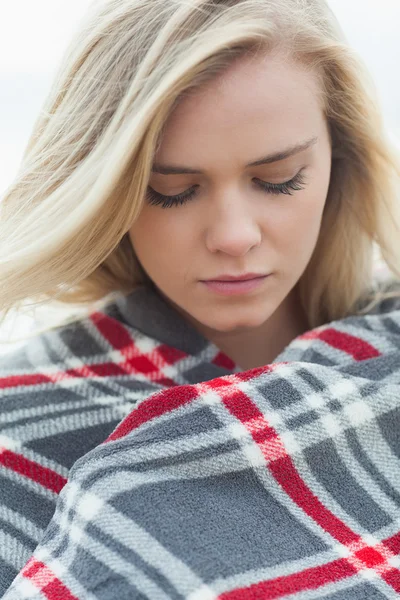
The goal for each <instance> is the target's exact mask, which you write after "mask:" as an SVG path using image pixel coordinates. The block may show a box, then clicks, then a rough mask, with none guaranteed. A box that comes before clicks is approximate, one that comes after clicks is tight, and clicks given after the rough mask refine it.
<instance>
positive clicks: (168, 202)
mask: <svg viewBox="0 0 400 600" xmlns="http://www.w3.org/2000/svg"><path fill="white" fill-rule="evenodd" d="M254 182H255V184H256V185H257V186H258V187H259V188H261V190H262V191H263V192H266V193H267V194H274V195H280V194H284V195H288V196H293V193H294V192H296V191H299V190H303V189H304V187H305V179H304V174H303V169H301V170H300V171H299V173H297V175H295V176H294V177H293V178H292V179H290V180H289V181H284V182H282V183H269V182H267V181H263V180H262V179H257V178H255V179H254ZM198 187H199V186H198V185H193V186H192V187H191V188H189V189H188V190H185V191H184V192H181V193H180V194H176V195H175V196H165V195H164V194H160V193H159V192H156V191H155V190H153V188H151V187H150V186H149V187H148V190H147V195H148V200H149V204H151V205H154V206H157V205H160V204H161V207H162V208H170V207H171V206H175V205H179V204H181V205H182V204H185V203H186V202H188V201H189V200H191V199H192V198H194V197H195V196H196V195H197V192H196V190H197V188H198Z"/></svg>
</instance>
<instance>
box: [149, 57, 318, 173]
mask: <svg viewBox="0 0 400 600" xmlns="http://www.w3.org/2000/svg"><path fill="white" fill-rule="evenodd" d="M323 120H324V116H323V112H322V108H321V102H320V88H319V83H318V78H317V76H316V75H315V74H314V73H312V72H311V71H309V70H307V69H306V68H304V67H302V66H301V65H299V64H298V63H296V62H294V61H292V60H291V59H289V58H286V57H285V55H283V54H274V55H272V54H271V55H261V56H256V57H254V56H245V57H240V58H239V59H236V60H235V61H234V62H233V63H232V64H231V65H230V66H229V67H228V68H227V69H226V70H225V71H224V72H223V73H221V74H219V75H218V76H217V77H216V78H214V79H213V80H211V81H209V82H207V83H206V84H203V85H202V86H201V87H200V88H197V89H195V90H192V91H191V92H190V94H188V95H184V96H183V97H182V98H181V100H180V102H179V104H178V105H177V106H176V107H175V109H174V111H173V112H172V113H171V115H170V116H169V118H168V120H167V122H166V124H165V127H164V130H163V135H162V138H161V143H160V152H159V153H158V155H159V156H162V155H166V154H167V153H168V156H169V157H171V156H173V154H174V153H176V151H177V149H178V148H179V149H180V151H179V158H182V155H183V156H186V154H187V153H189V154H188V155H189V156H190V155H193V156H195V157H196V159H197V160H196V162H198V159H199V158H200V159H201V156H200V155H201V153H202V152H201V150H202V148H203V149H204V146H206V148H207V151H208V153H210V151H211V150H212V148H213V147H220V146H221V144H222V143H224V142H225V144H226V146H227V147H228V148H230V149H231V150H233V149H234V148H235V147H237V145H238V144H240V146H241V147H243V148H244V151H245V146H247V145H248V144H250V146H249V148H248V150H247V151H246V152H245V153H246V159H250V158H251V156H250V155H249V154H248V152H250V154H251V153H254V152H255V156H257V151H256V148H255V147H254V143H257V142H258V140H259V141H260V143H261V147H260V151H261V154H262V153H263V151H267V150H268V149H271V150H273V149H275V148H276V147H277V146H280V147H282V144H283V145H285V143H287V144H288V145H290V143H293V141H299V140H301V139H305V138H307V137H310V134H316V133H317V129H318V127H319V126H320V125H321V123H322V122H323ZM194 145H195V148H194V147H193V146H194ZM171 153H172V154H171Z"/></svg>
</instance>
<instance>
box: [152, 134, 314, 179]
mask: <svg viewBox="0 0 400 600" xmlns="http://www.w3.org/2000/svg"><path fill="white" fill-rule="evenodd" d="M317 141H318V137H317V136H316V137H313V138H311V139H309V140H307V141H305V142H302V143H300V144H295V145H294V146H290V148H286V149H285V150H281V151H280V152H274V153H273V154H268V155H267V156H264V157H263V158H260V159H259V160H255V161H254V162H251V163H249V164H248V165H246V169H247V168H248V167H257V166H258V165H266V164H270V163H275V162H278V161H280V160H284V159H285V158H288V157H289V156H293V155H294V154H299V152H303V150H307V148H310V147H311V146H313V145H314V144H316V142H317ZM151 172H152V173H160V174H161V175H181V174H183V173H190V174H197V175H199V174H200V175H203V172H202V171H200V170H199V169H191V168H190V167H183V166H179V165H161V164H158V163H155V164H153V167H152V169H151Z"/></svg>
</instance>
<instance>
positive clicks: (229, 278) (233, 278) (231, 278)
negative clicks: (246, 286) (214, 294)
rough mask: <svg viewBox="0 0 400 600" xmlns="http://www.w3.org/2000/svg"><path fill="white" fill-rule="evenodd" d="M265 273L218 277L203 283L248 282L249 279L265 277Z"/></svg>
mask: <svg viewBox="0 0 400 600" xmlns="http://www.w3.org/2000/svg"><path fill="white" fill-rule="evenodd" d="M266 276H267V273H245V274H244V275H218V276H217V277H215V278H214V279H206V280H204V281H248V280H249V279H257V278H258V277H266Z"/></svg>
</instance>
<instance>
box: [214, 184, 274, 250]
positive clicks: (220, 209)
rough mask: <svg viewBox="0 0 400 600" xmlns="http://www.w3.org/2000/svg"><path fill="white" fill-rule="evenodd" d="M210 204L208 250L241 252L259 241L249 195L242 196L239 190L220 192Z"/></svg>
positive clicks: (258, 227)
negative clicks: (211, 207)
mask: <svg viewBox="0 0 400 600" xmlns="http://www.w3.org/2000/svg"><path fill="white" fill-rule="evenodd" d="M212 206H213V210H211V211H210V224H209V226H208V228H207V235H206V240H207V241H206V244H207V248H208V250H209V251H210V252H214V253H215V252H218V251H219V252H224V253H226V254H230V255H232V256H244V255H245V254H247V252H249V250H251V248H253V247H254V246H259V245H260V244H261V237H262V233H261V227H260V224H259V222H258V219H257V216H256V214H255V206H254V204H253V205H252V204H251V198H246V197H245V196H244V194H243V192H242V193H241V194H239V193H231V194H230V196H229V197H227V194H225V197H222V196H221V194H220V195H219V197H218V199H216V198H214V201H213V202H212Z"/></svg>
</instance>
